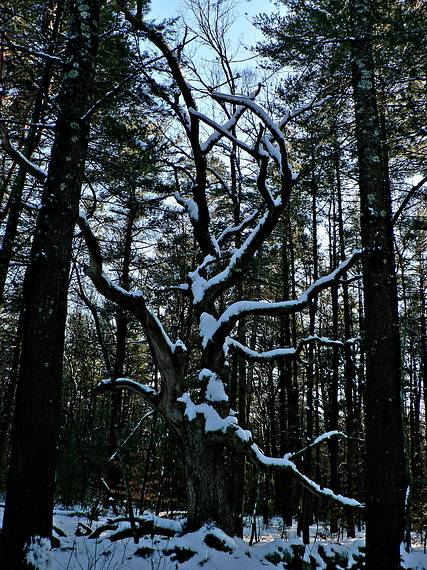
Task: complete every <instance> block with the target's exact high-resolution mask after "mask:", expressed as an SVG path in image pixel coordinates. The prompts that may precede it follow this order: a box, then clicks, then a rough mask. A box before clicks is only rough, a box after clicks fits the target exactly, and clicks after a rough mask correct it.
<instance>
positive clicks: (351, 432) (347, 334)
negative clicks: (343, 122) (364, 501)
mask: <svg viewBox="0 0 427 570" xmlns="http://www.w3.org/2000/svg"><path fill="white" fill-rule="evenodd" d="M335 176H336V184H337V206H338V236H339V251H340V259H341V260H342V261H343V260H344V259H345V239H344V219H343V208H342V188H341V173H340V156H339V150H338V149H336V154H335ZM346 278H347V275H345V276H344V279H343V284H342V296H343V317H344V339H345V340H346V341H347V340H349V339H350V338H351V336H352V321H351V310H350V299H349V290H348V283H346ZM353 357H354V355H353V346H352V344H351V343H349V342H346V343H345V345H344V393H345V412H346V413H345V428H346V434H347V436H348V439H347V463H346V475H347V485H346V489H347V495H348V496H349V497H352V496H353V494H354V488H355V485H354V482H353V481H354V478H355V472H356V465H357V458H356V452H357V446H356V445H355V440H354V437H355V433H356V430H355V417H356V416H355V409H354V403H355V399H354V384H355V370H354V362H353ZM346 515H347V536H348V537H351V538H354V537H355V536H356V530H355V525H354V513H353V511H352V509H347V510H346Z"/></svg>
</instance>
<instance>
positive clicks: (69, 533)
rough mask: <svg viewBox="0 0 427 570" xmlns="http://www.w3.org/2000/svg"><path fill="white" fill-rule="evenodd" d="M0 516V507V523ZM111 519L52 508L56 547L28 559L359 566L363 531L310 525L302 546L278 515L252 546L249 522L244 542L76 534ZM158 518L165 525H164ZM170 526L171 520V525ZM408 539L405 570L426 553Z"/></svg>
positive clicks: (223, 569)
mask: <svg viewBox="0 0 427 570" xmlns="http://www.w3.org/2000/svg"><path fill="white" fill-rule="evenodd" d="M148 516H150V515H148ZM2 517H3V508H2V506H1V507H0V521H1V519H2ZM111 518H113V517H111ZM111 518H109V517H107V516H100V517H99V518H98V520H97V521H96V522H93V521H90V520H89V519H88V514H87V512H85V511H84V509H82V510H79V509H76V510H66V509H61V508H57V509H55V514H54V525H55V528H56V531H55V534H56V536H58V538H59V540H60V546H59V547H57V548H54V549H53V550H51V551H50V550H49V549H48V548H45V547H44V545H43V543H42V544H37V545H34V547H33V548H32V549H31V554H30V556H31V560H32V561H33V562H34V563H36V567H38V569H39V570H45V569H51V570H59V569H61V570H65V569H67V570H77V569H79V570H122V569H123V570H176V569H178V570H196V569H197V570H199V569H200V568H201V567H203V568H204V569H205V570H214V569H215V570H216V569H218V570H240V569H243V568H244V569H245V570H260V569H261V568H262V569H263V570H264V569H266V568H269V567H270V568H288V564H287V562H289V561H290V560H292V563H291V564H290V565H289V568H301V569H302V570H305V569H307V570H308V569H310V568H312V569H314V568H316V569H317V568H319V569H326V568H327V567H328V569H330V568H333V567H334V566H335V568H337V569H340V568H354V569H356V568H357V569H360V568H363V564H362V563H361V562H360V556H361V554H360V550H359V548H360V547H362V549H363V546H364V533H363V532H360V533H358V535H357V537H356V538H355V539H348V538H345V537H344V538H343V537H337V536H335V537H331V535H330V533H329V532H328V530H327V529H326V528H322V527H320V526H313V527H311V538H312V541H311V544H309V545H308V546H307V547H304V545H303V544H302V540H301V539H300V538H299V537H298V536H297V534H296V527H291V528H286V529H285V532H284V533H283V536H282V528H281V522H280V519H275V518H273V519H272V521H271V524H270V525H269V526H268V527H265V526H264V525H263V524H262V521H261V519H260V520H259V521H258V522H257V532H258V534H259V536H258V540H257V542H256V543H254V544H253V545H252V546H249V544H248V543H249V537H250V534H251V528H250V526H248V527H246V528H245V536H244V540H241V539H238V538H230V537H229V536H227V535H226V534H224V533H223V532H222V531H221V530H219V529H217V528H215V527H203V528H202V529H200V530H199V531H198V532H195V533H190V534H186V535H184V536H182V537H177V538H161V537H159V536H146V537H143V538H140V539H139V540H138V543H137V544H136V543H135V541H134V539H133V538H124V539H121V540H114V537H113V535H114V534H116V533H117V532H119V531H120V532H121V531H125V533H126V530H129V527H130V525H129V523H127V522H120V521H119V522H116V523H115V524H114V525H113V526H115V527H116V528H115V529H112V528H111V529H105V530H104V531H103V532H102V533H101V534H100V536H99V538H88V536H79V533H80V532H88V529H89V527H90V528H91V529H92V531H94V530H95V529H97V528H99V527H100V526H102V525H106V524H108V522H109V520H111ZM156 520H157V521H158V520H159V519H156ZM164 522H165V527H168V524H169V523H168V522H166V520H165V521H164ZM174 524H176V523H174V522H171V523H170V525H171V527H173V525H174ZM178 524H179V523H178ZM78 529H79V530H78ZM85 529H86V530H85ZM76 532H77V534H76ZM62 534H64V535H65V536H62ZM111 537H113V541H112V540H111ZM412 539H413V540H412V542H413V545H412V550H411V552H410V553H406V552H403V551H402V559H403V565H402V566H403V568H405V569H408V570H409V569H411V570H427V554H426V553H425V552H424V548H423V545H422V544H421V543H420V540H419V536H418V537H417V536H416V535H415V534H414V535H413V537H412ZM334 560H335V564H334V562H333V561H334Z"/></svg>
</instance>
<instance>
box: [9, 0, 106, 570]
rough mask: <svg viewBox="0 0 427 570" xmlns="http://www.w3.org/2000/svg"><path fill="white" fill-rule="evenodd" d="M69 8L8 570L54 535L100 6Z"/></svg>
mask: <svg viewBox="0 0 427 570" xmlns="http://www.w3.org/2000/svg"><path fill="white" fill-rule="evenodd" d="M87 4H89V6H90V8H89V11H88V12H86V11H83V10H78V9H77V6H75V5H73V6H72V9H73V25H72V27H71V34H70V41H69V44H68V61H67V66H66V70H65V75H64V79H63V83H62V86H61V93H60V97H59V99H58V106H59V117H58V121H57V124H56V130H55V140H54V144H53V148H52V153H51V161H50V165H49V172H48V177H47V181H46V184H45V187H44V191H43V196H42V206H41V209H40V212H39V215H38V218H37V224H36V231H35V237H34V241H33V245H32V250H31V261H30V265H29V267H28V269H27V272H26V276H25V282H24V316H23V344H22V354H21V364H20V371H19V377H18V389H17V397H16V412H15V417H14V425H13V434H12V453H11V463H10V469H9V477H8V485H7V496H6V507H5V513H4V521H3V532H2V535H1V540H2V542H1V553H0V562H1V563H0V566H1V567H3V568H8V569H10V570H14V569H15V568H22V567H25V565H24V564H25V563H23V562H22V559H23V553H24V548H25V545H26V544H28V543H29V541H30V539H31V537H34V536H36V535H38V536H41V537H48V538H50V537H51V536H52V510H53V498H54V472H55V459H56V457H55V456H56V445H57V431H58V425H59V407H60V393H61V380H62V357H63V347H64V332H65V319H66V308H67V291H68V280H69V270H70V263H71V242H72V237H73V230H74V225H75V223H76V220H77V215H78V206H79V198H80V189H81V183H82V176H83V169H84V164H85V157H86V149H87V140H88V134H89V125H88V122H87V121H82V120H81V117H82V116H83V115H84V114H85V113H86V112H87V110H88V108H89V105H90V101H91V95H92V89H93V73H94V57H95V54H96V49H97V38H98V24H97V22H98V17H99V10H98V2H97V1H95V0H93V1H88V2H87Z"/></svg>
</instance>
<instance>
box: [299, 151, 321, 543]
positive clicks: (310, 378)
mask: <svg viewBox="0 0 427 570" xmlns="http://www.w3.org/2000/svg"><path fill="white" fill-rule="evenodd" d="M311 166H312V178H311V218H312V232H313V238H312V239H313V241H312V252H313V281H315V280H316V279H317V278H318V277H319V245H318V239H317V190H318V188H317V180H316V173H315V166H316V163H315V157H314V145H313V144H312V147H311ZM316 311H317V304H316V301H313V302H312V304H311V305H310V309H309V315H310V327H309V335H310V336H314V332H315V331H314V329H315V321H316ZM307 353H308V354H307V360H308V365H307V399H306V441H307V442H308V443H310V442H311V440H312V439H313V435H314V417H313V416H314V413H313V389H314V371H315V364H314V359H315V350H314V346H313V345H312V344H309V345H308V351H307ZM304 473H305V474H306V475H307V477H311V474H312V457H311V450H310V449H309V450H307V451H306V453H305V457H304ZM312 501H313V500H312V496H311V493H310V492H309V491H307V490H306V489H304V491H303V496H302V513H301V516H302V519H301V521H300V527H301V530H302V535H303V542H304V544H309V542H310V524H311V521H312V510H313V507H312Z"/></svg>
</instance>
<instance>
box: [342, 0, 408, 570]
mask: <svg viewBox="0 0 427 570" xmlns="http://www.w3.org/2000/svg"><path fill="white" fill-rule="evenodd" d="M351 15H352V23H353V35H354V40H353V43H352V72H353V75H352V83H353V94H354V95H353V96H354V103H355V117H356V139H357V151H358V162H359V186H360V203H361V231H362V245H363V248H364V250H365V255H364V257H363V285H364V303H365V323H364V324H365V335H364V350H365V352H366V450H367V451H366V462H367V465H366V475H367V477H366V487H367V489H366V490H367V493H366V526H367V528H366V546H367V553H366V556H367V557H366V563H367V569H368V570H374V569H375V570H379V569H384V570H393V569H396V570H397V569H398V568H399V566H400V554H399V546H400V543H401V541H402V540H403V535H404V505H405V493H406V471H405V454H404V436H403V421H402V402H401V358H400V338H399V319H398V310H397V284H396V272H395V265H394V252H393V233H392V226H391V197H390V188H389V185H388V184H387V168H386V166H385V164H384V153H383V151H382V147H381V139H380V133H379V121H378V110H377V101H376V91H375V78H374V63H373V56H372V45H371V38H370V34H371V26H370V21H371V14H370V3H369V2H368V0H353V1H352V2H351Z"/></svg>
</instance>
